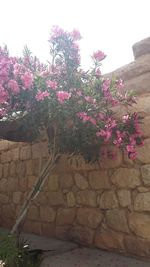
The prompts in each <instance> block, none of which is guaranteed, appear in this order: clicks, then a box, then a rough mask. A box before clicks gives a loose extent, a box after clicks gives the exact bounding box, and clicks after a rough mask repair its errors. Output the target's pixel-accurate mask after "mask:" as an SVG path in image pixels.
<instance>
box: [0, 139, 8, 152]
mask: <svg viewBox="0 0 150 267" xmlns="http://www.w3.org/2000/svg"><path fill="white" fill-rule="evenodd" d="M8 147H9V141H6V140H1V141H0V151H3V150H7V149H8Z"/></svg>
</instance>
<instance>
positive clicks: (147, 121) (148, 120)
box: [140, 116, 150, 137]
mask: <svg viewBox="0 0 150 267" xmlns="http://www.w3.org/2000/svg"><path fill="white" fill-rule="evenodd" d="M140 128H141V131H142V134H143V136H144V137H150V116H146V117H144V119H143V120H142V123H141V125H140Z"/></svg>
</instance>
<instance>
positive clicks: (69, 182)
mask: <svg viewBox="0 0 150 267" xmlns="http://www.w3.org/2000/svg"><path fill="white" fill-rule="evenodd" d="M73 184H74V181H73V177H72V174H67V173H65V174H63V175H61V177H60V186H61V188H62V189H66V188H71V187H72V186H73Z"/></svg>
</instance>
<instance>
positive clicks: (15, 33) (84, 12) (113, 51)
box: [0, 0, 150, 73]
mask: <svg viewBox="0 0 150 267" xmlns="http://www.w3.org/2000/svg"><path fill="white" fill-rule="evenodd" d="M149 10H150V1H149V0H0V45H3V44H7V46H8V48H9V51H10V53H11V54H12V55H21V52H22V49H23V47H24V45H25V44H26V45H28V47H29V48H30V50H32V51H33V53H34V54H35V55H37V56H38V57H39V58H40V59H41V60H43V61H46V60H48V59H49V45H48V41H47V40H48V38H49V34H50V29H51V27H52V26H53V25H58V26H60V27H62V28H64V29H65V30H72V29H78V30H79V31H80V33H81V35H82V37H83V38H82V40H81V41H80V47H81V58H82V61H81V63H82V66H83V68H85V69H88V68H89V67H90V64H91V55H92V53H93V51H96V50H98V49H100V50H102V51H104V52H105V54H106V55H107V58H106V59H105V60H104V61H103V67H102V71H103V73H106V72H110V71H113V70H115V69H116V68H118V67H121V66H123V65H125V64H127V63H129V62H131V61H133V54H132V45H133V44H134V43H135V42H138V41H140V40H142V39H144V38H146V37H149V36H150V15H149V12H150V11H149Z"/></svg>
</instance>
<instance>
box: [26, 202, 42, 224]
mask: <svg viewBox="0 0 150 267" xmlns="http://www.w3.org/2000/svg"><path fill="white" fill-rule="evenodd" d="M27 218H28V219H30V220H35V221H36V220H39V209H38V207H36V206H34V205H32V206H30V209H29V211H28V214H27Z"/></svg>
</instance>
